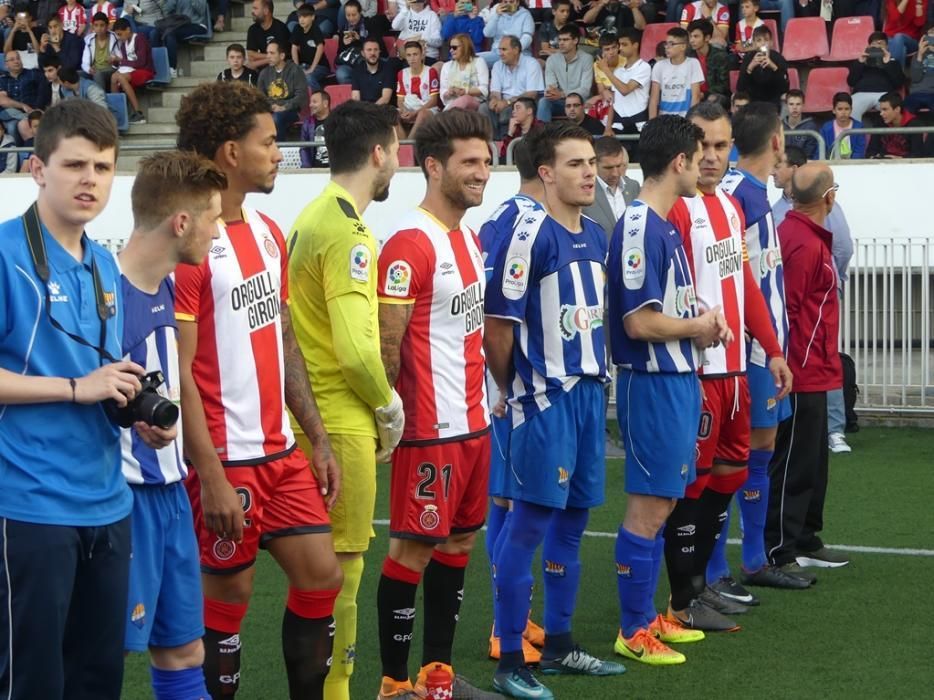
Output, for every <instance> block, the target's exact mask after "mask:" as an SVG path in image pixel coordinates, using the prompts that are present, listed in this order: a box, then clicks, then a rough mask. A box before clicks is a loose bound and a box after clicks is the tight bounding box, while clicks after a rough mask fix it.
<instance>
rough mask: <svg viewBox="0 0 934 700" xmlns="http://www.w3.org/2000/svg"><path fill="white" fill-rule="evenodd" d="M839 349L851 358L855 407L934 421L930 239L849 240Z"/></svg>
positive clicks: (933, 255)
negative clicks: (851, 251) (856, 394)
mask: <svg viewBox="0 0 934 700" xmlns="http://www.w3.org/2000/svg"><path fill="white" fill-rule="evenodd" d="M854 247H855V251H854V256H853V260H852V262H851V267H850V272H849V280H848V281H847V283H846V285H845V288H844V297H843V305H842V308H841V323H840V349H841V350H842V351H843V352H846V353H847V354H849V355H850V356H852V357H853V360H854V361H855V363H856V379H857V383H858V384H859V387H860V395H859V399H858V403H857V406H858V407H861V408H863V409H870V410H872V411H874V412H884V413H891V414H902V415H910V414H924V415H934V367H932V362H931V359H932V353H934V337H932V332H934V284H932V279H931V275H932V272H934V236H917V237H912V238H868V239H858V240H856V241H854Z"/></svg>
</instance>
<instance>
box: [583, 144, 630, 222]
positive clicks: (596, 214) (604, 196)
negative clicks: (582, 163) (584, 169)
mask: <svg viewBox="0 0 934 700" xmlns="http://www.w3.org/2000/svg"><path fill="white" fill-rule="evenodd" d="M594 152H595V153H596V155H597V181H596V186H595V188H594V190H595V191H594V200H593V204H591V205H590V206H587V207H584V209H583V210H582V211H583V213H584V215H586V216H589V217H590V218H591V219H593V220H594V221H596V222H597V223H598V224H600V227H601V228H602V229H603V230H604V231H605V232H606V237H607V240H609V239H610V238H611V237H612V236H613V229H615V228H616V222H617V221H619V220H620V219H621V218H622V216H623V212H625V211H626V207H627V206H629V204H630V203H631V202H632V201H633V200H634V199H635V198H636V197H638V196H639V183H638V182H636V181H635V180H633V179H632V178H628V177H626V168H627V167H628V166H629V155H628V154H627V153H626V149H625V148H623V145H622V144H621V143H620V142H619V141H617V140H616V139H614V138H605V139H599V140H597V141H595V142H594Z"/></svg>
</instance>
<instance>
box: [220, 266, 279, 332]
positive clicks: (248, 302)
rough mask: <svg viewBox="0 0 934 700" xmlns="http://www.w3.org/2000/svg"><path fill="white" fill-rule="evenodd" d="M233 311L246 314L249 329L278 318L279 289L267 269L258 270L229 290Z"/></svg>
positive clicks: (265, 324) (267, 323)
mask: <svg viewBox="0 0 934 700" xmlns="http://www.w3.org/2000/svg"><path fill="white" fill-rule="evenodd" d="M230 307H231V309H232V310H233V311H234V313H238V314H246V317H247V323H248V324H249V326H250V330H251V331H255V330H257V329H258V328H262V327H264V326H268V325H269V324H270V323H275V321H276V319H278V318H279V311H280V307H279V289H278V285H276V284H275V283H274V282H273V278H272V273H271V272H270V271H269V270H263V271H262V272H258V273H257V274H255V275H253V276H252V277H248V278H247V279H245V280H243V282H241V283H240V284H238V285H237V286H236V287H234V288H233V289H232V290H231V292H230Z"/></svg>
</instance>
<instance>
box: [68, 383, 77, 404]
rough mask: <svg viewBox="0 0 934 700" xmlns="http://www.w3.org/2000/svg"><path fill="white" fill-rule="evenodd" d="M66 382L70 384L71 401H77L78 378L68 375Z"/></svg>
mask: <svg viewBox="0 0 934 700" xmlns="http://www.w3.org/2000/svg"><path fill="white" fill-rule="evenodd" d="M68 384H69V386H71V402H72V403H77V401H78V399H77V390H78V380H76V379H75V378H74V377H69V378H68Z"/></svg>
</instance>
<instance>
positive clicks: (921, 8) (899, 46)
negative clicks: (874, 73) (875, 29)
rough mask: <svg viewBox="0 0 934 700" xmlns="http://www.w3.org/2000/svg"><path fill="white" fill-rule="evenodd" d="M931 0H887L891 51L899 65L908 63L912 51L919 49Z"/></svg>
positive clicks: (885, 30)
mask: <svg viewBox="0 0 934 700" xmlns="http://www.w3.org/2000/svg"><path fill="white" fill-rule="evenodd" d="M929 5H930V0H885V24H883V25H882V31H883V32H885V34H886V36H888V37H889V51H891V52H892V58H894V59H895V60H896V61H898V63H899V65H902V66H904V65H906V63H905V60H906V58H907V56H908V54H910V53H914V52H915V51H917V50H918V40H919V39H920V38H921V35H922V34H923V33H924V27H925V25H927V23H928V21H929V18H928V9H929Z"/></svg>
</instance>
